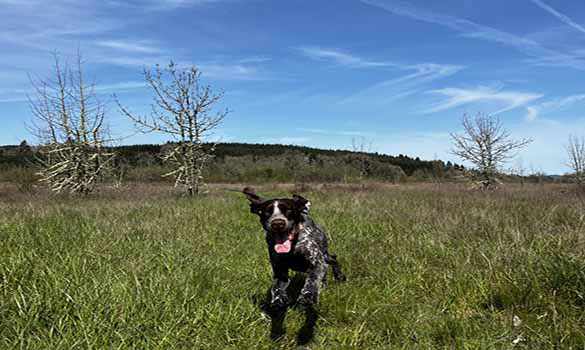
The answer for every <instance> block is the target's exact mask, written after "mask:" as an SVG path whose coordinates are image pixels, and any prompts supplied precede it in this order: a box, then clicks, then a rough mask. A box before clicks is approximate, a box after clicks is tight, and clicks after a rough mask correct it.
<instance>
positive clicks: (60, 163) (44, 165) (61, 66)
mask: <svg viewBox="0 0 585 350" xmlns="http://www.w3.org/2000/svg"><path fill="white" fill-rule="evenodd" d="M54 61H55V62H54V65H53V73H52V77H51V78H47V79H32V78H31V83H32V85H33V88H34V92H35V93H34V95H33V96H29V105H30V107H31V110H32V114H33V120H32V124H31V125H28V129H29V131H30V132H31V133H32V134H33V135H34V136H35V137H36V138H37V140H38V142H39V145H38V146H37V147H35V150H36V152H37V159H38V161H39V163H40V165H41V171H40V172H39V175H40V177H41V181H43V182H45V183H47V184H48V186H49V188H50V189H51V190H52V191H54V192H57V193H59V192H70V193H82V194H87V193H90V192H92V191H93V190H94V188H95V186H96V184H97V183H98V181H99V180H100V179H101V178H103V176H104V175H105V174H106V173H107V171H108V170H109V169H110V167H111V165H112V161H113V158H114V154H113V153H112V152H111V151H109V150H108V148H107V143H108V142H109V141H110V140H109V139H108V137H107V134H108V133H107V126H106V122H105V108H104V104H103V103H102V102H100V101H99V99H98V98H97V95H96V94H95V92H94V86H95V84H94V83H87V82H86V81H85V79H84V76H83V72H82V59H81V54H80V53H78V54H77V57H76V62H75V65H74V66H73V68H72V67H71V65H69V64H67V63H61V61H60V60H59V56H58V55H57V54H54Z"/></svg>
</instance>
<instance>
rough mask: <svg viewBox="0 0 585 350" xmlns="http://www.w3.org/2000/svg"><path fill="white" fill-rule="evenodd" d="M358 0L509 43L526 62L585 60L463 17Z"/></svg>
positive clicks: (579, 64)
mask: <svg viewBox="0 0 585 350" xmlns="http://www.w3.org/2000/svg"><path fill="white" fill-rule="evenodd" d="M361 1H362V3H365V4H367V5H370V6H374V7H377V8H380V9H382V10H384V11H386V12H388V13H392V14H394V15H397V16H402V17H408V18H412V19H415V20H418V21H422V22H427V23H432V24H437V25H440V26H443V27H446V28H449V29H451V30H454V31H456V32H458V33H460V35H461V36H463V37H467V38H472V39H479V40H484V41H490V42H495V43H499V44H501V45H505V46H508V47H512V48H514V49H516V50H518V51H520V52H522V53H523V54H525V55H527V56H529V57H531V59H530V60H528V62H529V63H530V64H533V65H536V66H560V67H570V68H574V69H579V70H585V60H583V59H582V58H581V57H579V56H578V55H574V54H571V53H562V52H557V51H554V50H551V49H548V48H545V47H543V46H542V45H541V44H540V43H538V42H536V41H534V40H531V39H527V38H523V37H520V36H517V35H514V34H511V33H507V32H504V31H501V30H498V29H495V28H492V27H488V26H484V25H481V24H478V23H475V22H472V21H470V20H467V19H464V18H459V17H455V16H450V15H443V14H438V13H433V12H428V11H425V10H422V9H419V8H416V7H414V6H412V5H410V4H408V3H404V2H400V1H382V0H361Z"/></svg>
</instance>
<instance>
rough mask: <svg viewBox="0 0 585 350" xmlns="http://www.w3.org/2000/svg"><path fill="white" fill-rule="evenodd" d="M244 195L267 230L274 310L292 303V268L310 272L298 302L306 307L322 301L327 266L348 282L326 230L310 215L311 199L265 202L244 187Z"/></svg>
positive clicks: (252, 210) (281, 199)
mask: <svg viewBox="0 0 585 350" xmlns="http://www.w3.org/2000/svg"><path fill="white" fill-rule="evenodd" d="M242 192H243V193H244V194H245V195H246V197H247V198H248V200H249V201H250V211H251V212H252V213H254V214H256V215H258V216H259V217H260V223H261V224H262V227H264V230H265V231H266V243H267V244H268V254H269V256H270V264H271V265H272V272H273V280H272V287H271V289H270V294H271V300H270V306H271V307H273V308H282V307H286V306H287V305H288V304H289V299H288V295H287V292H286V288H287V287H288V284H289V278H288V270H289V269H292V270H294V271H300V272H305V273H307V278H306V280H305V284H304V286H303V288H302V289H301V293H300V295H299V297H298V299H297V303H298V304H299V305H300V306H305V307H306V306H312V305H314V304H317V303H318V302H319V292H320V290H321V285H322V283H323V281H324V279H325V275H326V273H327V266H328V265H331V267H332V269H333V276H334V278H335V279H336V280H338V281H345V280H346V278H345V276H344V275H343V273H342V272H341V269H340V267H339V263H338V262H337V259H336V256H335V255H333V254H330V253H329V251H328V244H327V236H326V234H325V231H324V230H323V229H322V228H321V227H320V226H319V225H317V224H315V222H313V220H312V219H311V218H310V217H309V215H308V209H309V206H310V202H309V201H308V200H306V199H305V198H303V197H301V196H298V195H293V197H292V198H275V199H264V198H261V197H260V196H258V195H257V194H256V192H255V191H254V189H252V188H250V187H246V188H244V190H243V191H242Z"/></svg>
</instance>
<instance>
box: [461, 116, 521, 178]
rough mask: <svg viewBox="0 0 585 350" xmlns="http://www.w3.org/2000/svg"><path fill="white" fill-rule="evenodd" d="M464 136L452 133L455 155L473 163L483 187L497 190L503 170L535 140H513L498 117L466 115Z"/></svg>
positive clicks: (463, 121)
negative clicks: (506, 163)
mask: <svg viewBox="0 0 585 350" xmlns="http://www.w3.org/2000/svg"><path fill="white" fill-rule="evenodd" d="M461 124H462V125H463V133H462V134H456V133H451V134H450V135H451V139H452V140H453V144H454V148H453V149H452V150H451V152H452V153H453V154H455V155H457V156H459V157H460V158H462V159H464V160H467V161H469V162H471V163H472V164H473V165H474V166H475V168H476V170H477V171H478V172H479V174H480V175H481V177H482V179H481V183H482V187H484V188H489V187H492V186H495V185H496V184H497V183H499V181H498V180H497V178H496V175H497V173H498V172H499V168H500V166H501V165H502V164H503V163H505V162H506V161H508V160H510V159H511V158H513V157H514V156H515V155H516V152H515V151H516V150H519V149H520V148H522V147H524V146H526V145H528V144H529V143H530V142H532V140H531V139H522V140H513V139H511V138H510V132H509V131H507V130H506V129H504V127H503V126H502V123H501V121H500V119H499V118H498V117H495V116H489V115H486V114H481V113H479V114H477V115H476V116H475V118H470V117H469V116H468V115H464V116H463V119H462V122H461Z"/></svg>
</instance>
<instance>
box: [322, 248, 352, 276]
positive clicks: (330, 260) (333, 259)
mask: <svg viewBox="0 0 585 350" xmlns="http://www.w3.org/2000/svg"><path fill="white" fill-rule="evenodd" d="M325 262H326V263H327V264H329V265H331V268H332V269H333V278H335V280H336V281H341V282H344V281H346V280H347V277H345V275H344V274H343V272H341V267H340V266H339V262H338V261H337V256H335V255H333V254H329V253H327V254H326V255H325Z"/></svg>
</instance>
